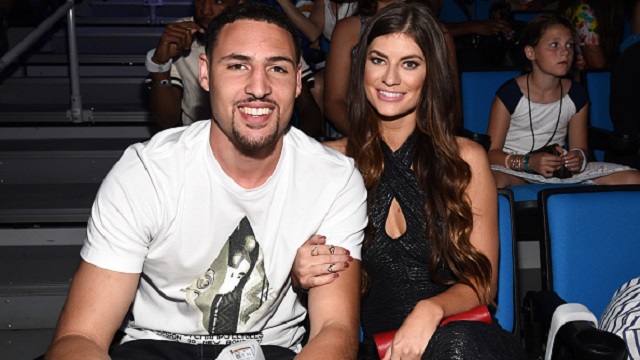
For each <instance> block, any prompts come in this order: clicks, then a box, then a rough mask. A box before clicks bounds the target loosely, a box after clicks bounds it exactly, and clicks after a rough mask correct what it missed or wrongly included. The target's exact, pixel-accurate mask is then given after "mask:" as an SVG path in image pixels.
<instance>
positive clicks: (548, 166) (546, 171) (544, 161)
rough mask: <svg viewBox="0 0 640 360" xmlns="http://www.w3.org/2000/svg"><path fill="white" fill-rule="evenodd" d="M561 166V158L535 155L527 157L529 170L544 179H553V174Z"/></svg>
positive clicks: (562, 161) (562, 163) (542, 154)
mask: <svg viewBox="0 0 640 360" xmlns="http://www.w3.org/2000/svg"><path fill="white" fill-rule="evenodd" d="M563 165H564V160H563V158H562V157H560V156H557V155H551V154H545V153H536V154H531V157H529V168H531V170H533V171H535V172H536V173H538V174H540V175H542V176H544V177H546V178H550V177H553V172H554V171H556V170H559V169H560V167H562V166H563Z"/></svg>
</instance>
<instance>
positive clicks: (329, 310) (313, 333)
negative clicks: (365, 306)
mask: <svg viewBox="0 0 640 360" xmlns="http://www.w3.org/2000/svg"><path fill="white" fill-rule="evenodd" d="M308 306H309V321H310V323H311V329H310V332H309V342H308V343H307V345H306V346H305V347H304V348H303V349H302V351H301V352H300V354H298V356H297V357H296V359H299V360H303V359H355V358H356V355H357V352H358V342H359V330H358V329H359V326H360V261H359V260H354V261H352V262H351V263H350V264H349V268H348V269H346V270H344V271H342V272H341V273H340V277H338V278H336V279H335V281H334V282H332V283H331V284H328V285H324V286H318V287H314V288H312V289H311V290H309V305H308Z"/></svg>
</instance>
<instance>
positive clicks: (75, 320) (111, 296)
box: [45, 261, 140, 360]
mask: <svg viewBox="0 0 640 360" xmlns="http://www.w3.org/2000/svg"><path fill="white" fill-rule="evenodd" d="M139 279H140V274H128V273H121V272H115V271H110V270H105V269H101V268H99V267H96V266H94V265H92V264H89V263H87V262H85V261H82V262H81V264H80V267H79V268H78V271H77V272H76V274H75V276H74V277H73V281H72V282H71V289H70V290H69V297H68V298H67V302H66V303H65V305H64V308H63V309H62V314H61V315H60V319H59V320H58V325H57V328H56V332H55V335H54V337H53V343H52V345H51V347H50V348H49V351H48V352H47V355H46V357H45V358H46V359H47V360H56V359H64V360H73V359H109V355H108V351H109V345H110V344H111V341H112V340H113V336H114V334H115V332H116V331H117V330H118V328H119V327H120V325H121V324H122V320H123V319H124V316H125V314H126V313H127V311H128V309H129V306H130V305H131V302H132V301H133V297H134V294H135V291H136V288H137V286H138V281H139Z"/></svg>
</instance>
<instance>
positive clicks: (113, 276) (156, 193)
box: [47, 4, 367, 360]
mask: <svg viewBox="0 0 640 360" xmlns="http://www.w3.org/2000/svg"><path fill="white" fill-rule="evenodd" d="M206 39H207V40H206V44H207V45H206V52H205V53H206V55H203V56H201V57H200V62H199V65H200V74H199V81H200V84H201V85H202V87H203V88H204V89H205V90H206V91H208V92H209V93H210V99H211V104H212V106H211V107H212V120H211V121H198V122H196V123H194V124H192V125H191V126H189V127H181V128H175V129H170V130H166V131H163V132H160V133H159V134H157V135H156V136H154V137H153V138H152V139H151V140H150V141H148V142H147V143H139V144H134V145H132V146H131V147H129V148H128V149H127V150H126V151H125V153H124V154H123V156H122V158H121V159H120V161H119V162H118V163H117V164H116V165H115V166H114V168H113V169H112V170H111V172H110V173H109V175H108V176H107V177H106V178H105V180H104V182H103V184H102V186H101V188H100V191H99V192H98V195H97V197H96V201H95V203H94V205H93V208H92V214H91V218H90V219H89V223H88V229H87V239H86V241H85V244H84V246H83V248H82V251H81V256H82V259H83V261H82V263H81V265H80V267H79V269H78V271H77V273H76V275H75V276H74V279H73V282H72V285H71V289H70V293H69V297H68V299H67V303H66V305H65V307H64V310H63V312H62V314H61V316H60V320H59V323H58V328H57V330H56V334H55V336H54V341H53V344H52V346H51V348H50V350H49V352H48V354H47V359H50V360H51V359H76V358H78V359H86V358H92V359H93V358H105V359H106V358H108V357H109V356H111V358H112V359H136V360H138V359H181V358H185V359H187V358H188V359H191V358H194V359H195V358H198V359H216V358H217V357H218V356H219V355H220V354H221V352H222V353H223V352H224V351H228V350H223V349H224V348H225V347H226V346H228V345H232V344H234V343H237V342H241V341H249V342H251V341H257V342H258V343H259V344H260V347H261V349H262V351H263V352H264V355H265V357H266V359H268V360H275V359H278V360H279V359H283V360H284V359H293V358H294V357H296V358H297V359H306V358H310V359H324V358H326V359H336V358H338V359H342V358H355V355H356V352H357V347H358V326H359V323H358V318H359V316H358V315H359V288H360V286H359V281H360V280H359V279H360V261H359V259H360V246H361V242H362V239H363V229H364V227H365V226H366V222H367V219H366V190H365V188H364V183H363V181H362V177H361V176H360V173H359V171H358V170H357V169H356V168H355V166H354V163H353V160H352V159H349V158H347V157H345V156H342V155H341V154H339V153H337V152H335V151H333V150H331V149H328V148H326V147H324V146H322V145H321V144H319V143H317V142H316V141H315V140H313V139H311V138H309V137H308V136H306V135H304V134H303V133H302V132H301V131H299V130H297V129H295V128H292V127H290V126H288V123H289V119H290V118H291V114H292V112H293V107H294V99H295V96H297V95H298V94H299V93H300V87H301V70H300V64H299V59H300V48H299V38H298V34H297V32H296V31H295V28H294V27H293V25H292V24H291V23H290V22H289V20H288V19H287V18H286V17H285V16H284V15H283V14H281V13H280V12H278V11H277V10H275V9H273V8H272V7H269V6H266V5H261V4H243V5H239V6H232V7H229V8H228V9H227V10H225V11H224V12H223V13H222V14H220V15H218V16H217V17H216V18H215V20H214V21H213V22H212V23H211V25H210V28H209V29H207V37H206ZM314 234H321V235H323V236H325V237H326V239H323V240H322V241H320V242H319V243H324V242H325V241H326V243H331V244H335V245H336V247H333V246H331V247H329V246H326V245H320V246H314V245H312V244H310V243H309V242H305V241H306V239H308V238H310V237H311V236H313V235H314ZM299 249H301V250H299ZM336 249H346V250H345V251H344V252H340V253H338V252H337V250H336ZM334 250H336V251H335V252H336V253H335V254H334ZM298 251H310V252H311V254H312V255H318V256H323V257H324V258H325V259H326V260H327V262H326V264H324V265H321V266H320V268H318V269H316V273H325V274H327V275H328V276H333V279H334V280H333V281H332V282H331V283H330V284H328V285H326V286H319V287H315V288H313V289H311V290H310V291H309V294H308V299H307V300H308V304H307V307H306V308H305V307H304V306H303V305H302V304H301V302H300V300H299V298H298V295H297V294H296V292H294V291H293V286H292V283H291V276H290V273H291V270H292V266H293V264H294V260H295V257H296V253H297V252H298ZM331 254H333V255H331ZM349 254H350V256H349ZM350 257H352V258H355V260H353V261H352V262H351V263H349V258H350ZM336 271H340V273H339V274H338V273H336ZM307 314H308V318H309V327H308V331H309V340H308V342H307V343H306V345H304V347H303V344H302V339H303V336H304V334H305V327H304V326H303V323H304V320H305V318H306V317H307ZM123 319H124V323H123ZM121 325H122V327H121ZM119 328H121V329H122V331H123V333H124V336H123V338H122V340H121V341H120V342H119V343H118V344H117V345H115V346H111V349H110V350H109V348H110V345H111V343H112V339H113V337H114V333H115V332H116V331H117V330H118V329H119Z"/></svg>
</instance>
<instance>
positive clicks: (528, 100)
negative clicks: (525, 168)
mask: <svg viewBox="0 0 640 360" xmlns="http://www.w3.org/2000/svg"><path fill="white" fill-rule="evenodd" d="M529 75H531V73H528V74H527V102H528V104H529V128H530V129H531V138H532V140H531V150H529V153H531V152H532V151H533V149H534V148H535V146H536V135H535V134H534V132H533V120H532V119H531V96H530V93H529ZM562 94H563V91H562V79H560V107H559V108H558V120H557V121H556V127H555V129H553V134H551V137H550V138H549V140H547V143H546V144H544V146H542V147H545V146H547V145H549V143H550V142H551V140H553V137H554V136H556V131H558V124H560V114H562Z"/></svg>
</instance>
